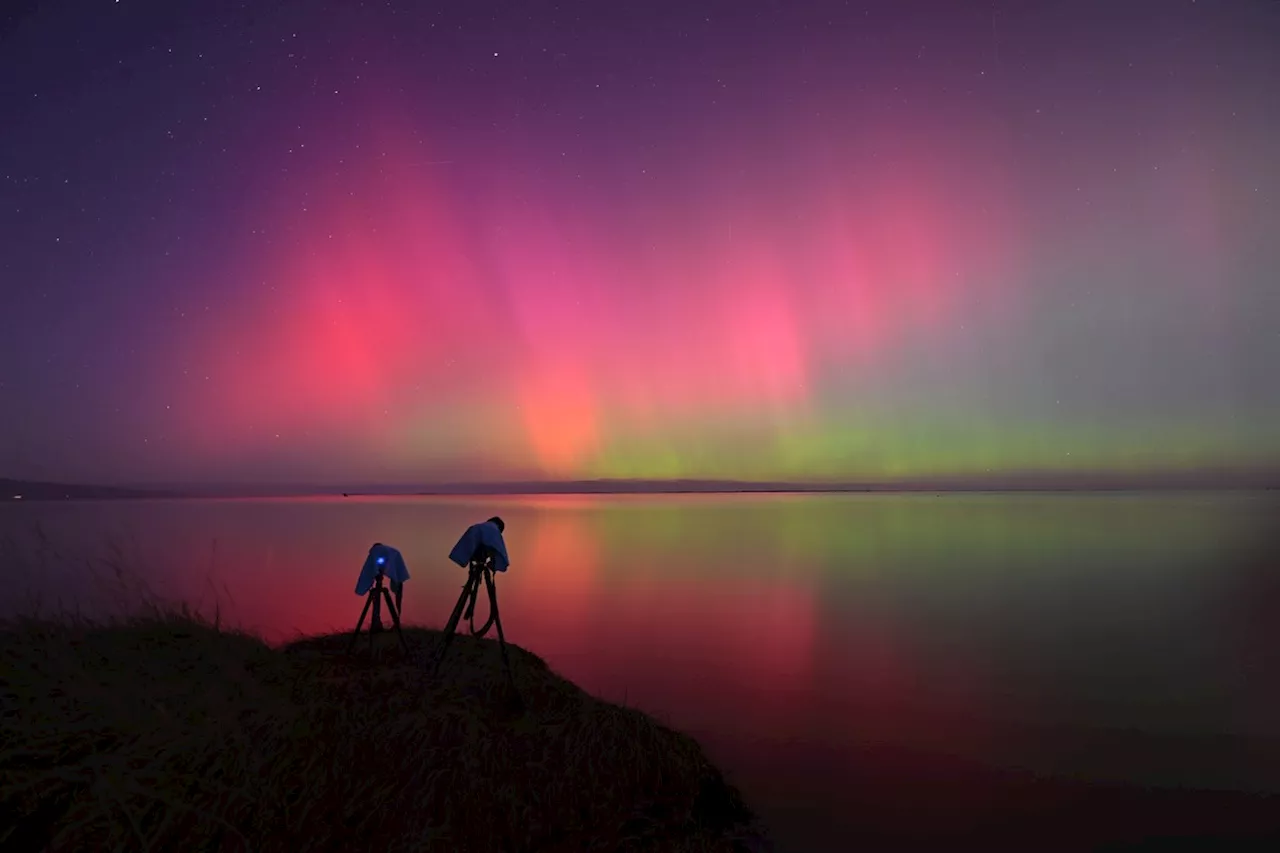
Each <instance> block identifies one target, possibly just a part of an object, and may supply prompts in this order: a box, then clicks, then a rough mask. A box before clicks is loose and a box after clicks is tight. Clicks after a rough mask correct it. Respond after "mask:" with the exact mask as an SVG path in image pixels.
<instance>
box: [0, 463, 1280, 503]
mask: <svg viewBox="0 0 1280 853" xmlns="http://www.w3.org/2000/svg"><path fill="white" fill-rule="evenodd" d="M1277 489H1280V470H1257V471H1179V472H1157V473H1149V474H1140V475H1137V474H1120V473H1113V472H1094V473H1079V474H1063V473H1059V472H1022V473H1017V474H1007V475H1000V476H995V475H993V476H989V477H976V476H975V477H952V478H941V477H939V478H931V479H922V478H921V479H902V480H892V481H889V480H886V481H877V482H849V483H830V482H828V483H818V482H808V483H805V482H748V481H737V480H622V479H617V480H607V479H601V480H571V481H539V480H522V481H507V482H485V483H437V484H428V485H404V484H372V485H360V486H329V485H298V484H277V485H268V484H183V485H164V486H140V485H132V486H106V485H84V484H70V483H53V482H40V481H29V480H17V479H4V478H0V501H22V500H28V501H48V500H129V499H133V500H139V499H144V500H145V499H151V500H155V499H173V498H233V497H281V498H284V497H316V496H322V495H329V496H343V497H375V496H387V497H392V496H401V497H407V496H415V495H421V496H449V495H454V496H482V495H610V494H619V495H625V494H642V495H644V494H649V495H664V494H667V495H669V494H743V493H760V494H769V493H806V494H837V493H859V492H867V493H895V492H901V493H918V492H934V493H947V492H957V493H965V492H1141V491H1216V490H1249V491H1258V490H1268V491H1270V490H1277Z"/></svg>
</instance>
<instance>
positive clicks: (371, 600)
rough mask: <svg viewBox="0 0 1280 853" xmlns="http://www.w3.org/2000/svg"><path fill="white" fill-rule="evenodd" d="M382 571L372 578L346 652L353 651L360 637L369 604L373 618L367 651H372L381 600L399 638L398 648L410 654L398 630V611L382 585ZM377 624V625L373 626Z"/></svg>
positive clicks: (380, 620)
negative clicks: (385, 605) (385, 604)
mask: <svg viewBox="0 0 1280 853" xmlns="http://www.w3.org/2000/svg"><path fill="white" fill-rule="evenodd" d="M383 577H384V575H383V574H382V572H378V575H377V577H375V578H374V579H373V586H371V587H370V588H369V592H368V594H367V595H366V596H365V599H364V609H363V610H361V611H360V621H359V622H356V629H355V631H353V632H352V634H351V642H350V643H349V644H348V645H347V654H351V653H352V652H353V651H355V648H356V640H358V639H360V626H361V625H363V624H364V617H365V616H368V615H369V606H370V605H373V618H372V619H370V620H369V651H371V652H372V651H373V635H374V634H376V633H378V630H377V627H380V626H381V624H382V618H381V617H380V616H379V615H378V611H379V610H380V609H381V605H382V602H383V601H386V602H387V610H388V611H389V612H390V613H391V621H392V622H393V623H394V624H395V628H396V636H397V637H399V638H400V648H402V649H404V653H405V656H406V657H409V656H411V655H410V652H409V644H408V643H406V642H405V641H404V633H403V632H402V631H401V630H400V611H399V610H397V609H396V604H395V602H394V601H392V600H391V592H390V591H389V590H388V589H387V588H386V587H385V586H383V585H382V578H383ZM375 626H377V627H375Z"/></svg>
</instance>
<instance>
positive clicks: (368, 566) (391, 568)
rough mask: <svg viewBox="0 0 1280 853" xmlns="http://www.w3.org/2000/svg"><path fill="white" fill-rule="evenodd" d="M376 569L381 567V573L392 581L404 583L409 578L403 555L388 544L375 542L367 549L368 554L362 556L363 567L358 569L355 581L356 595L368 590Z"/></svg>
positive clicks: (375, 575)
mask: <svg viewBox="0 0 1280 853" xmlns="http://www.w3.org/2000/svg"><path fill="white" fill-rule="evenodd" d="M378 558H382V563H381V564H379V563H378ZM378 569H382V574H383V575H385V576H386V578H387V580H389V581H391V582H392V583H404V582H405V581H407V580H408V579H409V570H408V568H406V567H405V564H404V557H402V556H400V552H399V551H397V550H396V549H395V548H392V547H391V546H390V545H383V544H382V543H381V542H375V543H374V545H373V547H372V548H370V549H369V556H367V557H365V558H364V568H362V569H361V570H360V579H359V580H357V581H356V595H364V594H365V593H366V592H368V591H369V587H371V586H373V580H374V578H376V577H377V576H378Z"/></svg>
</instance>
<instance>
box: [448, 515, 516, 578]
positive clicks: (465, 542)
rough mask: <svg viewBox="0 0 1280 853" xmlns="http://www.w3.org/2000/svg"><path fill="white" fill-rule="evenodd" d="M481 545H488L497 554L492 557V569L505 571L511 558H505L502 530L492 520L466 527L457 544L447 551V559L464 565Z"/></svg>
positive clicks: (505, 547) (505, 548)
mask: <svg viewBox="0 0 1280 853" xmlns="http://www.w3.org/2000/svg"><path fill="white" fill-rule="evenodd" d="M481 545H488V546H489V547H490V548H492V549H493V550H494V553H495V554H497V556H496V557H494V559H493V568H494V571H498V572H505V571H506V570H507V566H509V565H511V560H510V559H508V558H507V543H506V542H504V541H502V531H501V530H499V529H498V525H496V524H494V523H493V522H492V521H482V522H480V523H479V524H473V525H471V526H470V527H468V528H467V532H466V533H464V534H462V538H461V539H459V540H458V544H457V545H454V546H453V550H452V551H450V552H449V559H450V560H453V561H454V562H455V563H457V564H458V565H459V566H462V567H464V568H465V567H466V565H467V564H468V563H470V562H471V558H472V557H473V556H474V555H475V553H476V551H477V550H478V549H479V548H480V546H481Z"/></svg>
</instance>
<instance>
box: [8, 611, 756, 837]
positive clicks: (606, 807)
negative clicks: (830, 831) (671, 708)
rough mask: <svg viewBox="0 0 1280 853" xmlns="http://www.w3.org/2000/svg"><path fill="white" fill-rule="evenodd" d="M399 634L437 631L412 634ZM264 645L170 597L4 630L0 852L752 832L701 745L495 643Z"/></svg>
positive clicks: (423, 636) (333, 640) (341, 638)
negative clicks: (108, 614)
mask: <svg viewBox="0 0 1280 853" xmlns="http://www.w3.org/2000/svg"><path fill="white" fill-rule="evenodd" d="M406 633H407V634H408V636H409V641H410V645H411V646H412V647H413V648H414V649H415V651H421V650H425V649H427V648H429V647H433V646H434V643H435V641H436V640H437V639H438V634H437V632H434V631H427V630H424V629H409V630H408V631H407V632H406ZM348 637H349V635H336V636H326V637H317V638H311V639H305V640H300V641H298V642H296V643H294V644H292V645H290V646H288V647H286V648H285V649H283V650H274V649H272V648H270V647H269V646H267V645H266V644H265V643H263V642H262V641H260V640H259V639H257V638H255V637H252V636H249V635H247V634H244V633H240V632H235V631H228V630H226V629H224V628H222V627H220V626H219V625H218V624H216V621H215V620H210V619H206V618H203V617H201V616H200V615H199V614H197V613H194V612H191V611H189V610H184V609H182V608H168V609H167V610H166V609H164V608H158V607H152V608H150V609H149V610H148V612H143V613H135V614H133V615H130V616H127V617H117V618H115V619H113V620H111V621H110V622H106V623H103V622H94V621H90V620H87V619H84V618H81V617H75V616H65V615H64V616H62V617H60V618H57V619H50V618H47V617H41V618H27V619H23V620H18V621H13V622H10V623H7V624H5V625H3V626H0V702H2V703H3V704H2V716H0V849H4V850H13V851H21V850H41V849H52V850H82V849H93V850H98V849H105V850H192V851H195V850H208V851H214V850H227V851H230V850H236V851H239V850H254V851H273V850H288V851H321V850H333V851H338V850H342V851H347V850H378V851H388V853H392V851H408V850H415V851H424V850H426V851H429V850H449V851H470V850H475V851H480V850H486V851H487V850H502V851H532V850H547V851H561V850H563V851H569V850H671V851H730V850H755V849H767V847H768V842H767V841H766V840H765V839H764V838H763V835H762V834H761V833H760V832H759V830H758V829H756V828H754V826H753V823H752V821H751V816H750V813H749V812H748V810H747V809H746V808H745V807H744V806H743V804H742V802H741V800H740V798H739V797H738V795H737V793H736V792H735V791H734V790H733V789H732V788H730V787H729V786H728V785H726V784H725V782H724V780H723V779H722V778H721V776H720V774H719V772H718V771H717V770H716V769H715V768H714V767H712V766H711V764H710V763H709V762H708V761H707V759H706V758H705V756H704V755H703V753H702V751H701V750H700V748H699V747H698V745H697V744H696V743H695V742H694V741H692V740H690V739H689V738H686V737H684V736H682V735H680V734H678V733H676V732H674V731H672V730H670V729H668V728H666V727H664V726H662V725H659V724H657V723H656V722H655V721H653V720H652V719H651V718H649V717H647V716H645V715H644V714H642V713H640V712H638V711H635V710H631V709H627V708H621V707H618V706H615V705H611V704H608V703H605V702H601V701H598V700H596V699H594V698H592V697H590V696H588V695H587V694H585V693H584V692H583V691H581V690H579V689H578V688H577V687H575V686H574V685H572V684H571V683H569V682H567V681H565V680H564V679H562V678H560V677H559V676H557V675H556V674H554V673H553V672H551V671H550V670H549V669H548V668H547V666H546V665H545V663H543V661H542V660H541V659H539V658H538V657H537V656H535V655H533V654H530V653H528V652H526V651H524V650H522V649H519V648H518V647H514V646H513V647H510V651H511V654H512V667H513V669H514V672H515V678H516V683H517V687H518V689H519V691H520V694H521V696H522V698H523V700H524V708H523V710H517V709H516V708H514V707H513V706H512V704H511V702H509V701H508V700H509V696H508V695H507V694H506V691H505V689H504V688H505V680H504V678H503V672H502V668H501V658H500V656H499V654H498V649H497V646H496V643H494V642H493V641H491V640H476V639H475V638H472V637H469V636H463V635H459V636H458V637H457V639H456V640H455V642H454V643H453V645H452V647H451V648H450V650H449V656H448V659H447V660H446V662H445V665H444V668H443V670H442V671H441V675H440V678H439V679H438V680H436V681H433V680H430V679H428V678H426V677H425V675H424V671H423V669H422V668H421V667H420V666H418V665H416V664H414V663H412V662H410V661H406V660H405V659H404V658H403V656H402V654H401V652H400V650H399V648H398V646H397V645H396V641H395V636H394V634H392V633H387V634H383V635H380V636H378V637H377V638H376V641H375V643H374V648H373V650H372V653H370V651H369V650H368V648H367V645H366V641H365V640H363V639H362V640H361V642H360V644H359V646H358V647H357V651H356V653H355V654H354V655H353V656H348V655H347V654H346V653H345V648H346V643H347V639H348Z"/></svg>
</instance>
